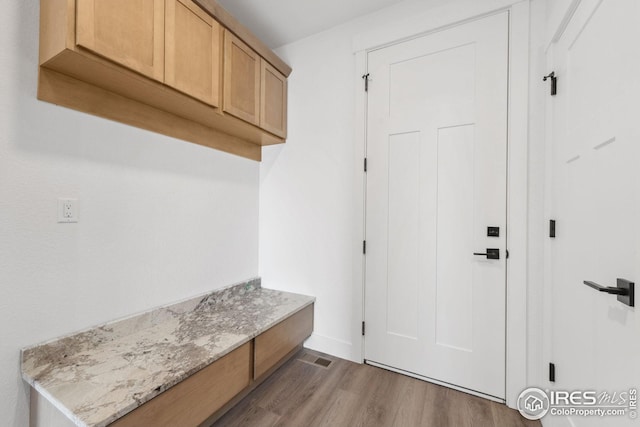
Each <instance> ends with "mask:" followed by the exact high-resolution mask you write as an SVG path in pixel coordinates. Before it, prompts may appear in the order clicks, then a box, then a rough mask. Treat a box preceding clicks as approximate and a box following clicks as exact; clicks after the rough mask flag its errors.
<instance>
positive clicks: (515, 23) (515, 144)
mask: <svg viewBox="0 0 640 427" xmlns="http://www.w3.org/2000/svg"><path fill="white" fill-rule="evenodd" d="M478 3H481V4H478ZM529 8H530V5H529V0H517V1H516V0H491V1H486V2H477V1H475V0H459V1H457V2H455V3H453V4H447V5H445V6H442V7H439V8H437V9H435V13H434V11H431V12H430V13H428V14H425V15H420V16H416V17H414V18H412V19H411V20H409V21H405V22H402V23H400V24H398V25H393V24H392V25H389V26H388V28H377V29H376V30H372V31H370V32H369V33H364V34H360V35H358V36H356V37H355V38H354V41H353V50H354V55H355V68H356V75H355V76H354V78H355V82H356V84H355V88H356V95H355V99H356V116H355V120H356V123H355V124H356V126H355V129H356V135H355V153H354V166H355V168H356V169H355V170H356V171H358V173H356V174H354V183H353V185H354V188H355V195H356V197H354V201H353V203H354V205H353V209H354V210H353V212H355V213H356V214H355V227H354V235H353V254H354V256H353V259H354V264H353V282H352V283H353V299H352V308H353V322H352V331H351V332H352V337H353V341H352V343H353V347H352V355H353V359H355V360H357V361H359V362H361V363H363V362H364V337H363V336H362V330H361V328H362V322H363V321H364V302H365V299H364V298H365V262H366V259H365V256H364V255H363V253H362V252H363V251H362V242H363V240H364V236H365V235H366V173H364V168H363V162H364V158H365V157H366V152H367V149H366V141H367V115H366V111H367V94H366V92H365V91H364V90H363V81H362V77H361V76H363V75H364V74H365V73H366V70H367V55H368V53H369V52H370V51H372V50H375V49H379V48H381V47H385V46H389V45H393V44H397V43H401V42H403V41H406V40H409V39H412V38H416V37H421V36H424V35H427V34H429V33H432V32H436V31H439V30H442V29H444V28H447V27H452V26H456V25H460V24H463V23H465V22H468V21H472V20H476V19H479V18H482V17H485V16H489V15H493V14H495V13H500V12H504V11H508V12H509V88H508V104H509V105H508V120H507V144H508V145H507V152H508V159H507V183H508V184H507V230H508V234H507V248H508V249H509V260H508V261H507V277H506V283H507V289H506V331H505V333H506V336H505V340H506V343H505V344H506V367H505V369H506V372H505V374H506V384H505V392H506V404H507V405H508V406H510V407H512V408H515V407H516V403H517V398H518V395H519V394H520V392H521V391H522V390H524V389H525V388H526V387H527V386H528V383H527V380H528V378H527V351H528V350H527V324H528V322H527V292H528V277H527V273H528V272H527V265H528V263H527V258H528V232H527V224H528V160H529V159H528V142H529V141H528V140H529V138H528V134H529V128H528V121H529ZM373 78H375V77H373Z"/></svg>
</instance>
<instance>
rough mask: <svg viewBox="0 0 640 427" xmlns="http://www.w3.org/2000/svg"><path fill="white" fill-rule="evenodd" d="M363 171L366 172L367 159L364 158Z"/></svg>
mask: <svg viewBox="0 0 640 427" xmlns="http://www.w3.org/2000/svg"><path fill="white" fill-rule="evenodd" d="M364 171H365V172H366V171H367V158H366V157H365V158H364Z"/></svg>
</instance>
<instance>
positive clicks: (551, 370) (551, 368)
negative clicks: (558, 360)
mask: <svg viewBox="0 0 640 427" xmlns="http://www.w3.org/2000/svg"><path fill="white" fill-rule="evenodd" d="M549 381H551V382H552V383H554V382H556V365H555V363H549Z"/></svg>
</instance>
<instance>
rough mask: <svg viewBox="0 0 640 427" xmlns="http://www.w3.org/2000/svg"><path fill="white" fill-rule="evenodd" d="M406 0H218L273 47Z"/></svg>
mask: <svg viewBox="0 0 640 427" xmlns="http://www.w3.org/2000/svg"><path fill="white" fill-rule="evenodd" d="M401 1H403V0H218V3H220V4H221V5H222V7H224V8H225V9H227V11H229V12H230V13H231V14H232V15H233V16H234V17H235V18H236V19H238V21H240V22H241V23H242V24H243V25H244V26H246V27H248V28H249V29H250V30H251V31H253V32H254V33H255V35H256V36H258V38H260V39H261V40H262V41H263V42H264V43H265V44H267V45H268V46H269V47H271V48H276V47H279V46H282V45H285V44H288V43H291V42H294V41H296V40H300V39H302V38H305V37H307V36H310V35H312V34H315V33H318V32H320V31H324V30H327V29H329V28H331V27H335V26H336V25H339V24H342V23H344V22H347V21H350V20H351V19H354V18H356V17H358V16H362V15H366V14H368V13H371V12H375V11H377V10H379V9H382V8H385V7H387V6H391V5H393V4H396V3H400V2H401Z"/></svg>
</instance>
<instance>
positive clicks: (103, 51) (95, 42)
mask: <svg viewBox="0 0 640 427" xmlns="http://www.w3.org/2000/svg"><path fill="white" fill-rule="evenodd" d="M76 26H77V36H76V37H77V39H76V43H77V44H78V45H79V46H81V47H84V48H86V49H89V50H91V51H93V52H95V53H97V54H99V55H101V56H104V57H106V58H108V59H110V60H112V61H115V62H118V63H120V64H122V65H124V66H126V67H128V68H130V69H132V70H134V71H137V72H139V73H142V74H144V75H145V76H147V77H151V78H153V79H156V80H159V81H162V80H164V0H78V2H77V20H76Z"/></svg>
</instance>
